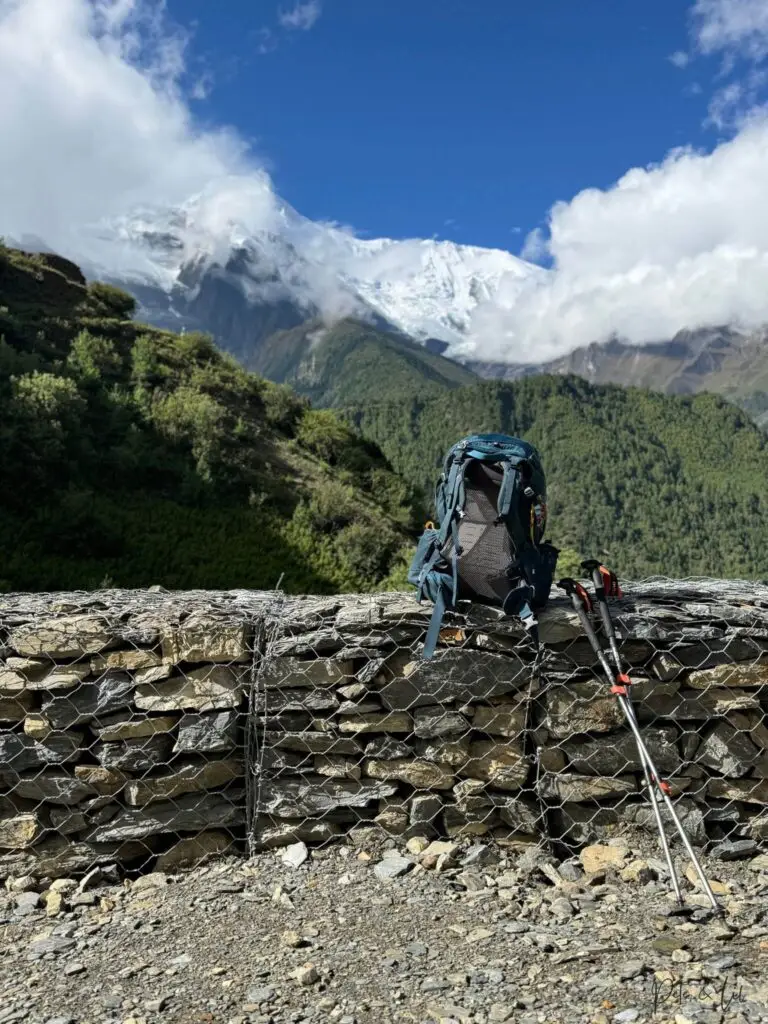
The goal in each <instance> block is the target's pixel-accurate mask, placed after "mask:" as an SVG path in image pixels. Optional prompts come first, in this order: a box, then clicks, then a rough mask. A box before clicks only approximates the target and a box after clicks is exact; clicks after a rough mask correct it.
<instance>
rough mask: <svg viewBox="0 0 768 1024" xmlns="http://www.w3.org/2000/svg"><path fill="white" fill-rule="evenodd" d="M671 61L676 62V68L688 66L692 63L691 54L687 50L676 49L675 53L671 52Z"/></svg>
mask: <svg viewBox="0 0 768 1024" xmlns="http://www.w3.org/2000/svg"><path fill="white" fill-rule="evenodd" d="M669 61H670V63H671V64H674V65H675V67H676V68H681V69H682V68H687V67H688V65H689V64H690V63H691V57H690V54H687V53H686V52H685V50H675V52H674V53H672V54H670V56H669Z"/></svg>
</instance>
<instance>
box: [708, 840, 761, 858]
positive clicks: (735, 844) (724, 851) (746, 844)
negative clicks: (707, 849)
mask: <svg viewBox="0 0 768 1024" xmlns="http://www.w3.org/2000/svg"><path fill="white" fill-rule="evenodd" d="M756 850H757V842H756V841H755V840H754V839H733V840H727V841H726V842H724V843H718V844H717V846H715V847H714V848H713V850H712V852H711V854H710V856H711V857H715V858H716V859H717V860H741V859H742V858H743V857H750V856H751V855H752V854H753V853H754V852H755V851H756Z"/></svg>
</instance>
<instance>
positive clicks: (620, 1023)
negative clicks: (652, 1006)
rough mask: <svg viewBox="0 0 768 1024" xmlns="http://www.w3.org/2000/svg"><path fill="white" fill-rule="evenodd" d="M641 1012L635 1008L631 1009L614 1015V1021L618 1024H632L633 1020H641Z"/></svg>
mask: <svg viewBox="0 0 768 1024" xmlns="http://www.w3.org/2000/svg"><path fill="white" fill-rule="evenodd" d="M639 1018H640V1011H639V1010H636V1009H635V1008H634V1007H630V1008H629V1009H628V1010H621V1012H620V1013H614V1015H613V1019H614V1021H615V1022H616V1024H631V1022H632V1021H633V1020H639Z"/></svg>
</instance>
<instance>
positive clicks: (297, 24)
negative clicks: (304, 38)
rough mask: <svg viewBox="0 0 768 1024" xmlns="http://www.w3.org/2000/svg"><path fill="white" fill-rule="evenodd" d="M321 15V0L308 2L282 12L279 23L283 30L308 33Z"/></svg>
mask: <svg viewBox="0 0 768 1024" xmlns="http://www.w3.org/2000/svg"><path fill="white" fill-rule="evenodd" d="M321 14H322V7H321V5H320V0H306V2H305V3H297V4H296V6H295V7H292V8H291V9H290V10H288V11H281V12H280V16H279V21H280V24H281V25H282V26H283V28H288V29H299V30H302V31H305V32H306V31H308V30H309V29H311V28H312V26H313V25H314V24H315V22H316V21H317V20H318V18H319V17H320V15H321Z"/></svg>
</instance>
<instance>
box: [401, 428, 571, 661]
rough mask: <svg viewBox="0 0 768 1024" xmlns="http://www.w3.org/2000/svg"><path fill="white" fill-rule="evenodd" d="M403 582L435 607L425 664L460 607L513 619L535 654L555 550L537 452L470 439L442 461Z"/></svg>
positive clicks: (509, 440) (513, 442) (496, 438)
mask: <svg viewBox="0 0 768 1024" xmlns="http://www.w3.org/2000/svg"><path fill="white" fill-rule="evenodd" d="M435 508H436V513H437V517H436V521H435V523H432V522H428V523H427V524H426V527H425V529H424V533H423V534H422V536H421V539H420V540H419V543H418V546H417V548H416V554H415V555H414V558H413V561H412V563H411V566H410V569H409V572H408V582H409V583H411V584H412V585H413V586H415V587H416V588H417V589H418V594H417V599H418V601H419V602H421V601H422V599H423V598H424V597H426V598H427V599H428V600H430V601H432V602H433V603H434V611H433V614H432V621H431V623H430V626H429V630H428V632H427V637H426V640H425V642H424V653H423V657H424V658H425V659H428V658H431V657H432V656H433V654H434V652H435V648H436V646H437V640H438V637H439V634H440V624H441V622H442V619H443V616H444V614H445V611H446V610H455V608H456V602H457V601H459V600H470V601H477V602H480V603H483V604H489V605H495V606H497V607H500V608H502V609H503V610H504V612H505V614H507V615H517V616H518V617H519V618H520V620H521V622H522V623H523V625H524V626H525V627H526V629H527V630H528V631H529V635H531V636H532V637H533V639H534V642H535V643H536V645H537V647H538V628H537V625H538V623H537V619H536V616H535V611H536V610H539V609H541V608H543V607H544V605H545V604H546V602H547V600H548V599H549V593H550V590H551V589H552V582H553V578H554V574H555V567H556V565H557V556H558V554H559V552H558V550H557V548H555V547H553V546H552V545H551V544H547V543H545V542H544V532H545V529H546V523H547V486H546V479H545V476H544V470H543V469H542V465H541V459H540V458H539V453H538V452H537V450H536V449H535V448H534V447H533V445H531V444H528V443H527V442H526V441H521V440H519V439H518V438H516V437H507V436H506V435H504V434H475V435H472V436H470V437H466V438H464V440H462V441H459V442H458V444H455V445H454V446H453V447H452V448H451V449H450V451H449V452H448V454H447V455H446V456H445V460H444V463H443V472H442V475H441V477H440V480H439V482H438V484H437V488H436V491H435Z"/></svg>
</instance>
